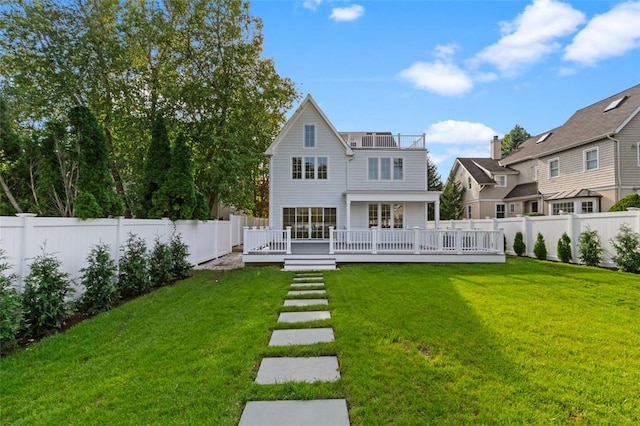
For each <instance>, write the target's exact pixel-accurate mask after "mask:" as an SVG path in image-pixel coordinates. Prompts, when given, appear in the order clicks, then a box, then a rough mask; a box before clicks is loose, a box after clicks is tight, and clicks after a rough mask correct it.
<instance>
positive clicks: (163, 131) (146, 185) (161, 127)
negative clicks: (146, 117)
mask: <svg viewBox="0 0 640 426" xmlns="http://www.w3.org/2000/svg"><path fill="white" fill-rule="evenodd" d="M170 168H171V142H169V134H168V133H167V128H166V126H165V124H164V119H163V117H162V114H160V113H158V114H157V115H156V117H155V119H154V120H153V127H152V128H151V143H150V144H149V149H148V150H147V154H146V156H145V159H144V175H143V179H142V192H141V194H140V205H139V210H138V211H137V212H136V215H137V216H138V217H140V218H146V217H162V215H163V214H164V212H158V211H155V210H154V213H156V215H155V216H149V213H150V212H151V210H152V208H153V195H154V194H155V193H156V192H157V191H158V190H159V189H160V188H161V187H162V186H163V185H164V184H165V182H166V180H167V174H168V173H169V169H170Z"/></svg>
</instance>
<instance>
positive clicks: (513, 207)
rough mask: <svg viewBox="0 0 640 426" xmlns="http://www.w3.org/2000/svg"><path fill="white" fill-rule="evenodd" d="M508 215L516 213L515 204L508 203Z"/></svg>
mask: <svg viewBox="0 0 640 426" xmlns="http://www.w3.org/2000/svg"><path fill="white" fill-rule="evenodd" d="M509 213H512V214H515V213H516V203H509Z"/></svg>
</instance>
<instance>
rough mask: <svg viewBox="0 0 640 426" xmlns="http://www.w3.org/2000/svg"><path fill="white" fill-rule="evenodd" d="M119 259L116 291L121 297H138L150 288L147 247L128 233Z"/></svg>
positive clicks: (141, 240)
mask: <svg viewBox="0 0 640 426" xmlns="http://www.w3.org/2000/svg"><path fill="white" fill-rule="evenodd" d="M122 252H123V254H122V257H121V258H120V263H119V266H120V275H119V276H118V290H119V292H120V295H121V296H122V297H133V296H138V295H140V294H143V293H145V292H147V291H148V290H149V289H150V288H151V283H150V280H149V263H148V260H147V245H146V243H145V242H144V240H143V239H142V238H139V237H137V236H136V235H135V234H132V233H129V238H127V242H126V244H125V246H124V247H123V248H122Z"/></svg>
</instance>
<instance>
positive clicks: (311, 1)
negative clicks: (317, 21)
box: [302, 0, 322, 11]
mask: <svg viewBox="0 0 640 426" xmlns="http://www.w3.org/2000/svg"><path fill="white" fill-rule="evenodd" d="M320 3H322V0H304V1H303V2H302V6H303V7H305V8H306V9H309V10H313V11H315V10H316V9H317V8H318V6H320Z"/></svg>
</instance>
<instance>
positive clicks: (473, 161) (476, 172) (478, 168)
mask: <svg viewBox="0 0 640 426" xmlns="http://www.w3.org/2000/svg"><path fill="white" fill-rule="evenodd" d="M456 161H457V162H458V163H459V164H460V165H461V166H462V167H464V168H465V169H466V170H467V172H469V174H470V175H471V177H472V178H473V179H474V180H475V181H476V182H477V183H478V184H480V185H495V184H496V181H495V180H493V179H492V178H491V176H490V174H518V172H517V171H516V170H513V169H511V168H509V167H503V166H501V165H500V164H498V161H497V160H492V159H491V158H457V159H456ZM487 173H489V174H487Z"/></svg>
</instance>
